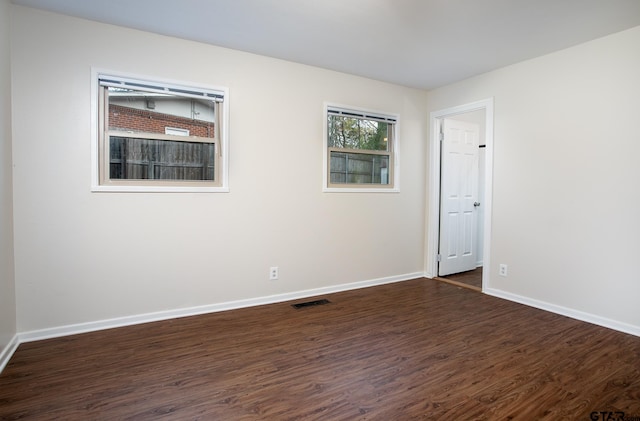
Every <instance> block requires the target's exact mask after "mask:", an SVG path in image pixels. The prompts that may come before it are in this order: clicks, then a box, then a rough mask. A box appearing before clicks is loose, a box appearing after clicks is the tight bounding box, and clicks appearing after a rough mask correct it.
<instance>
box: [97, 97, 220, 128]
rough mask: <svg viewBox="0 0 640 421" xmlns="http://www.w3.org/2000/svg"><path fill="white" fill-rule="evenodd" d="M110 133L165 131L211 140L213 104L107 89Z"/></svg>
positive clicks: (193, 99) (201, 100)
mask: <svg viewBox="0 0 640 421" xmlns="http://www.w3.org/2000/svg"><path fill="white" fill-rule="evenodd" d="M107 89H108V93H109V127H108V129H109V130H124V131H133V132H144V133H162V134H164V133H165V132H166V129H167V128H170V129H174V131H176V130H183V131H187V132H188V133H189V135H191V136H198V137H211V138H213V129H214V127H213V126H214V121H215V118H214V109H215V106H214V103H213V102H212V101H210V100H206V99H199V98H187V97H181V96H177V95H171V94H161V93H155V92H144V91H137V90H131V89H124V88H114V87H109V88H107Z"/></svg>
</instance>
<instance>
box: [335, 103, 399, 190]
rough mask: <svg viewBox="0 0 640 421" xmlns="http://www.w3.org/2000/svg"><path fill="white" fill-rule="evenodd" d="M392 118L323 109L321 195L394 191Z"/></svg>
mask: <svg viewBox="0 0 640 421" xmlns="http://www.w3.org/2000/svg"><path fill="white" fill-rule="evenodd" d="M396 123H397V118H396V117H395V116H390V115H384V114H379V113H371V112H367V111H362V110H355V109H348V108H343V107H336V106H330V105H328V106H326V136H325V139H326V156H325V164H326V165H325V166H324V167H325V176H324V179H325V184H324V191H398V190H397V180H396V178H397V162H396V154H395V149H396V135H395V132H396Z"/></svg>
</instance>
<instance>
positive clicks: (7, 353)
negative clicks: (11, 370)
mask: <svg viewBox="0 0 640 421" xmlns="http://www.w3.org/2000/svg"><path fill="white" fill-rule="evenodd" d="M18 345H20V341H19V338H18V335H17V334H16V335H13V338H11V340H10V341H9V343H8V344H7V346H5V347H4V348H3V349H2V351H0V373H2V370H4V368H5V367H6V366H7V364H8V363H9V360H10V359H11V357H12V356H13V354H14V353H15V352H16V349H18Z"/></svg>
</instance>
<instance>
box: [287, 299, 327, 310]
mask: <svg viewBox="0 0 640 421" xmlns="http://www.w3.org/2000/svg"><path fill="white" fill-rule="evenodd" d="M322 304H331V301H329V300H326V299H324V298H323V299H322V300H315V301H307V302H306V303H298V304H291V307H293V308H304V307H311V306H319V305H322Z"/></svg>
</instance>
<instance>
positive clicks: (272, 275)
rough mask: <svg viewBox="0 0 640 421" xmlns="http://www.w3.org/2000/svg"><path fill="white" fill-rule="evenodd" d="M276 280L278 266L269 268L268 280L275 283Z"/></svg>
mask: <svg viewBox="0 0 640 421" xmlns="http://www.w3.org/2000/svg"><path fill="white" fill-rule="evenodd" d="M276 279H278V266H271V268H269V280H270V281H275V280H276Z"/></svg>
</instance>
